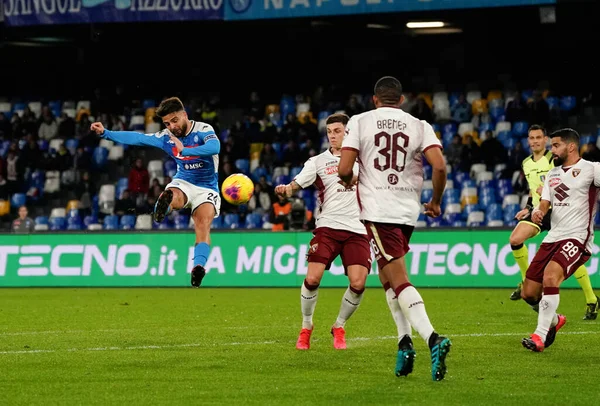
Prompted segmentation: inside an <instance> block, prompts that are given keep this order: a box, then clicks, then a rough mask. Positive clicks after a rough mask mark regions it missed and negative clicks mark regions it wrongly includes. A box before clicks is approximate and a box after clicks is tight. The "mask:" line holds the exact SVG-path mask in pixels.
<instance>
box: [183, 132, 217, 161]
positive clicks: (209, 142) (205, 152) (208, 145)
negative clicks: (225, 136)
mask: <svg viewBox="0 0 600 406" xmlns="http://www.w3.org/2000/svg"><path fill="white" fill-rule="evenodd" d="M219 152H221V143H220V142H219V139H218V138H217V136H216V135H215V136H214V137H212V136H211V137H206V138H205V139H204V145H200V146H198V147H187V148H183V150H182V151H181V156H212V155H216V154H218V153H219Z"/></svg>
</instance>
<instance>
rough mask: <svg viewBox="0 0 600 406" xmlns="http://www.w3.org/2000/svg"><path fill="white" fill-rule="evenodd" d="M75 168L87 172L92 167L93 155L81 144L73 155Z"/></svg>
mask: <svg viewBox="0 0 600 406" xmlns="http://www.w3.org/2000/svg"><path fill="white" fill-rule="evenodd" d="M73 168H75V170H76V171H78V172H87V171H89V170H90V169H91V168H92V155H91V154H90V153H88V152H86V150H85V149H83V147H82V146H81V145H80V146H78V147H77V149H76V150H75V155H73Z"/></svg>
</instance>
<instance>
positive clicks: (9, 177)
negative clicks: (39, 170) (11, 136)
mask: <svg viewBox="0 0 600 406" xmlns="http://www.w3.org/2000/svg"><path fill="white" fill-rule="evenodd" d="M5 173H6V182H7V185H8V193H9V194H11V195H12V194H14V193H18V192H19V191H20V190H21V185H22V184H23V173H24V166H23V162H22V161H21V159H20V158H19V155H17V153H16V152H15V151H14V150H9V151H8V155H7V156H6V170H5Z"/></svg>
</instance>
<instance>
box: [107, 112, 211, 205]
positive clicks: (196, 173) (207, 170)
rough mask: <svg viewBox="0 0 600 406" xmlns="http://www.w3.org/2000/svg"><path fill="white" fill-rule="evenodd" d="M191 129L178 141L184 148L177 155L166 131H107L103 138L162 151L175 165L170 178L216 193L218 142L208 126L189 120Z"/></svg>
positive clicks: (175, 148)
mask: <svg viewBox="0 0 600 406" xmlns="http://www.w3.org/2000/svg"><path fill="white" fill-rule="evenodd" d="M191 123H192V128H191V130H190V132H188V134H187V135H186V136H185V137H181V138H179V139H180V140H181V142H182V143H183V146H184V149H183V151H182V152H181V154H179V153H178V152H177V147H176V146H175V143H174V142H173V141H171V139H170V138H169V135H168V131H167V130H162V131H160V132H157V133H155V134H141V133H138V132H135V131H108V130H105V131H104V133H103V134H102V137H103V138H106V139H109V140H112V141H115V142H118V143H120V144H127V145H147V146H151V147H157V148H161V149H162V150H163V151H165V152H166V153H167V154H169V156H171V157H172V158H173V159H174V160H175V162H177V173H176V174H175V176H174V178H173V179H181V180H185V181H186V182H189V183H191V184H192V185H195V186H199V187H203V188H207V189H211V190H214V191H215V192H217V193H219V185H218V179H219V175H218V170H219V152H220V150H221V143H220V142H219V138H218V137H217V135H216V134H215V130H214V129H213V128H212V126H211V125H209V124H206V123H202V122H197V121H191Z"/></svg>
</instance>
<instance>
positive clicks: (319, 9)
mask: <svg viewBox="0 0 600 406" xmlns="http://www.w3.org/2000/svg"><path fill="white" fill-rule="evenodd" d="M555 3H556V0H226V5H225V19H226V20H255V19H266V18H296V17H317V16H334V15H348V14H367V13H389V12H402V11H430V10H448V9H462V8H482V7H486V8H487V7H505V6H531V5H541V4H555Z"/></svg>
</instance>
